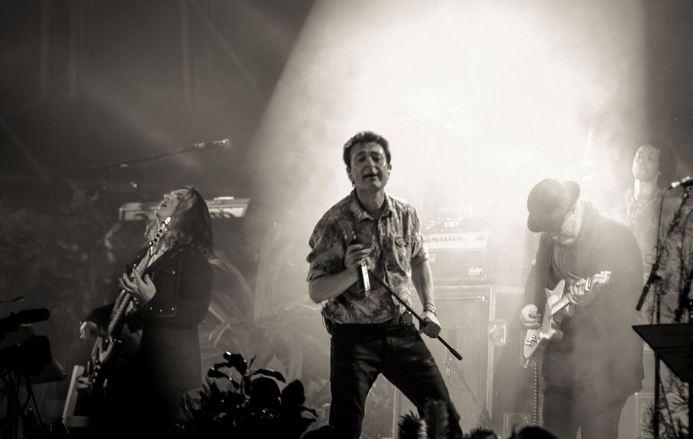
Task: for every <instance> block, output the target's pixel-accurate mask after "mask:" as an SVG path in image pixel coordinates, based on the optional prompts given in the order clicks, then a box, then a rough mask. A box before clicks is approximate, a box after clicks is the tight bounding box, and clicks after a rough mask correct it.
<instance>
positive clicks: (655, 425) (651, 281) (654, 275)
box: [635, 186, 693, 439]
mask: <svg viewBox="0 0 693 439" xmlns="http://www.w3.org/2000/svg"><path fill="white" fill-rule="evenodd" d="M691 189H693V187H692V186H685V187H684V189H683V197H682V200H681V204H680V205H679V207H678V209H677V210H676V212H675V213H674V217H673V218H672V220H671V223H670V224H669V228H668V229H667V234H666V236H665V237H664V240H662V237H661V233H660V231H661V228H662V213H663V206H664V196H662V200H661V201H660V204H659V223H658V225H657V247H656V257H655V262H654V264H652V269H651V270H650V275H649V276H648V277H647V282H645V286H644V287H643V289H642V294H641V295H640V299H639V300H638V304H637V306H636V307H635V309H636V310H637V311H640V310H642V307H643V305H644V304H645V299H646V298H647V296H648V294H649V292H650V290H651V289H652V286H653V285H655V290H656V291H655V299H654V300H655V302H654V312H655V324H657V325H659V324H660V323H661V302H662V291H661V288H662V285H661V280H662V279H661V277H660V276H659V274H658V273H659V267H660V264H661V263H662V255H663V253H664V251H663V246H664V242H666V241H667V240H668V239H669V238H670V237H671V234H672V233H673V232H674V229H676V227H677V226H678V223H679V221H680V220H681V214H682V212H683V206H684V205H685V204H686V201H687V200H688V197H689V196H690V192H691ZM678 311H679V310H677V314H678ZM678 319H679V316H678V315H677V320H678ZM654 360H655V367H654V369H655V370H654V374H655V376H654V385H655V388H654V402H653V404H654V413H653V416H654V419H653V420H652V429H653V432H654V437H655V439H658V438H659V428H660V425H659V424H660V413H659V410H660V409H659V405H660V400H661V389H660V387H661V381H662V378H661V369H660V360H661V358H660V355H659V354H658V353H657V352H656V351H655V353H654ZM689 398H690V395H689ZM689 428H690V427H689Z"/></svg>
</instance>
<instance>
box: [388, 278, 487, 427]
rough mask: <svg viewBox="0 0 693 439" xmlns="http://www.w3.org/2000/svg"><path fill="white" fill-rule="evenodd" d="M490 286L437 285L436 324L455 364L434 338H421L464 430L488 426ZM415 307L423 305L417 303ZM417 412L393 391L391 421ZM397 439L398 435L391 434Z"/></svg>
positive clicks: (397, 392)
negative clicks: (452, 350) (453, 352)
mask: <svg viewBox="0 0 693 439" xmlns="http://www.w3.org/2000/svg"><path fill="white" fill-rule="evenodd" d="M491 296H492V287H491V286H490V285H456V286H437V287H436V289H435V298H436V305H437V308H438V312H437V316H438V320H439V321H440V323H441V326H442V327H443V330H442V332H441V334H440V335H441V336H442V337H443V338H444V339H445V340H446V341H447V342H448V343H450V344H451V345H452V346H453V347H455V348H456V349H457V350H458V351H459V352H460V354H462V356H463V357H464V358H463V360H462V361H458V360H457V359H456V358H455V357H453V356H452V355H451V354H450V353H449V351H448V350H447V349H446V348H445V346H443V344H442V343H440V342H439V341H438V340H436V339H432V338H429V337H426V336H423V339H424V341H425V343H426V345H427V346H428V348H429V350H430V351H431V354H432V355H433V357H434V359H435V361H436V364H437V365H438V368H439V369H440V372H441V374H442V375H443V379H444V380H445V383H446V385H447V387H448V391H449V392H450V397H451V399H452V402H453V403H454V404H455V407H456V408H457V411H458V412H459V413H460V417H461V424H462V430H463V431H469V430H471V429H473V428H475V427H479V426H486V427H490V426H491V425H490V424H491V416H490V409H491V401H490V397H491V395H492V393H491V391H490V390H491V389H492V380H491V381H489V379H490V378H491V375H492V374H489V365H490V364H493V358H489V354H492V353H493V350H489V342H488V336H489V320H490V317H491V313H490V311H491V309H490V305H491ZM415 308H416V309H417V310H420V309H421V304H420V303H418V302H415ZM412 410H413V411H415V408H414V405H413V404H412V403H411V402H410V401H409V400H408V399H407V398H406V397H404V396H403V395H402V394H401V393H400V392H399V391H395V404H394V415H395V419H398V418H399V417H400V416H402V415H404V414H406V413H408V412H410V411H412ZM395 437H397V436H395Z"/></svg>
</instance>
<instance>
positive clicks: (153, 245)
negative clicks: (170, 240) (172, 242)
mask: <svg viewBox="0 0 693 439" xmlns="http://www.w3.org/2000/svg"><path fill="white" fill-rule="evenodd" d="M169 224H171V217H170V216H167V217H166V218H164V220H163V221H162V222H161V224H160V225H159V228H158V229H157V231H156V233H155V234H154V238H152V240H151V241H149V254H150V255H153V254H154V253H156V251H157V250H158V249H159V243H160V241H161V238H163V236H164V235H165V234H166V231H168V226H169Z"/></svg>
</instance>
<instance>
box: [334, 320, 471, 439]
mask: <svg viewBox="0 0 693 439" xmlns="http://www.w3.org/2000/svg"><path fill="white" fill-rule="evenodd" d="M381 373H382V374H383V375H384V376H385V378H387V379H388V380H389V381H390V382H391V383H392V384H394V385H395V386H396V387H397V388H398V389H399V390H400V391H401V392H402V393H403V394H404V395H405V396H406V397H407V398H409V399H410V400H411V401H412V402H413V403H414V405H415V406H416V407H417V409H418V410H419V413H420V414H421V413H422V411H423V409H424V407H425V405H426V402H427V401H428V400H438V401H444V402H445V403H446V404H447V406H448V420H449V422H448V424H449V425H448V428H449V431H450V433H451V435H450V437H461V436H462V431H461V429H460V424H459V419H460V417H459V415H458V413H457V411H456V410H455V407H454V405H453V404H452V402H451V401H450V395H449V394H448V390H447V387H446V386H445V382H444V381H443V378H442V376H441V374H440V371H439V370H438V367H437V366H436V364H435V361H434V359H433V356H432V355H431V353H430V351H429V350H428V348H427V347H426V345H425V344H424V342H423V340H422V339H421V336H420V335H419V333H418V332H417V330H416V327H415V326H414V325H413V324H399V323H394V324H392V325H391V326H388V325H383V324H380V325H336V326H335V327H334V329H333V331H332V346H331V357H330V381H331V389H332V405H331V407H330V426H331V427H332V430H333V432H334V433H336V436H337V437H339V438H340V439H342V438H349V439H352V438H354V439H357V438H358V437H359V435H360V434H361V423H362V421H363V415H364V407H365V403H366V396H367V395H368V391H369V390H370V388H371V386H372V385H373V382H374V381H375V380H376V378H377V377H378V375H379V374H381Z"/></svg>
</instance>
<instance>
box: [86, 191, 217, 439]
mask: <svg viewBox="0 0 693 439" xmlns="http://www.w3.org/2000/svg"><path fill="white" fill-rule="evenodd" d="M167 217H170V218H171V223H170V226H169V228H168V231H167V232H166V234H165V235H164V236H163V237H162V238H161V242H162V245H161V246H160V247H159V250H158V251H157V253H155V254H154V255H153V257H152V258H151V259H150V260H149V265H148V267H147V268H146V269H145V270H144V273H142V275H141V276H140V275H137V274H136V273H135V274H125V275H123V276H122V277H121V278H120V286H121V288H122V289H124V290H125V291H127V292H128V293H130V294H131V295H132V296H133V297H134V299H135V301H134V306H133V307H132V308H131V309H130V311H129V312H128V313H127V314H126V320H125V325H124V326H125V327H124V328H123V331H122V332H124V333H126V335H129V334H134V335H133V337H130V338H131V339H135V340H137V339H138V338H139V343H138V344H137V345H136V348H135V349H133V352H131V353H130V355H128V356H125V355H121V356H118V357H117V358H116V359H115V360H114V363H115V364H112V363H111V364H110V365H109V368H108V372H107V374H106V376H107V386H106V390H105V395H104V400H103V401H96V403H97V404H98V405H99V406H98V407H97V408H96V409H95V411H96V413H94V414H93V416H92V419H93V420H94V422H95V423H96V426H95V427H96V428H97V429H98V433H99V437H104V436H106V437H125V435H127V434H132V433H135V432H137V437H140V436H144V434H142V433H144V431H143V430H142V429H146V431H147V432H151V433H156V435H157V436H163V437H167V435H168V434H171V433H173V427H174V421H175V420H176V419H180V418H181V417H182V413H181V409H180V407H181V405H180V402H181V398H182V396H183V393H184V392H185V391H186V390H189V389H193V388H196V387H199V386H200V385H201V376H202V372H201V359H200V345H199V339H198V332H197V326H198V324H199V323H200V322H201V321H202V319H204V317H205V316H206V315H207V309H208V307H209V303H210V298H211V291H212V270H211V268H210V265H209V263H208V261H207V256H208V255H209V254H210V253H211V251H212V227H211V221H210V217H209V211H208V210H207V204H206V203H205V200H204V198H202V196H201V195H200V194H199V192H198V191H197V190H195V189H194V188H193V187H190V186H187V187H183V188H180V189H177V190H174V191H172V192H170V193H167V194H165V195H164V196H163V199H162V200H161V202H160V203H159V205H158V207H157V209H156V211H155V215H154V218H153V220H152V221H151V222H150V224H149V225H148V227H147V232H146V238H147V240H150V239H152V237H153V234H154V233H155V232H156V231H157V229H158V228H159V225H160V223H161V222H162V221H163V220H164V219H165V218H167ZM139 259H140V258H137V260H139ZM112 309H113V305H112V304H111V305H107V306H104V307H101V308H97V309H96V310H94V311H92V312H91V313H90V314H89V316H88V317H87V319H85V322H83V323H82V326H81V328H80V331H81V333H82V337H83V338H85V337H86V336H87V335H89V334H90V333H92V334H99V333H102V332H103V329H102V328H103V327H106V326H107V325H108V321H109V318H110V316H111V310H112ZM122 338H126V337H122Z"/></svg>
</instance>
